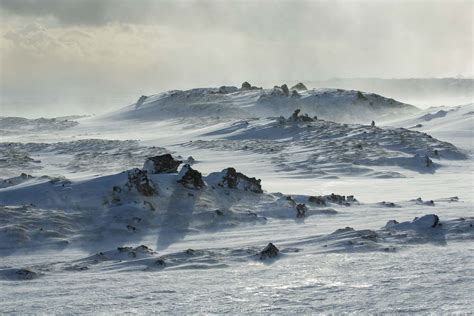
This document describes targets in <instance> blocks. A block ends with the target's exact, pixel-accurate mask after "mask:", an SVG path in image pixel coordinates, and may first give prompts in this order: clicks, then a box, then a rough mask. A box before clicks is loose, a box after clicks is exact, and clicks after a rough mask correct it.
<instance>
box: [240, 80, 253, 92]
mask: <svg viewBox="0 0 474 316" xmlns="http://www.w3.org/2000/svg"><path fill="white" fill-rule="evenodd" d="M241 89H242V90H250V89H252V86H251V85H250V83H248V82H247V81H244V82H243V83H242V88H241Z"/></svg>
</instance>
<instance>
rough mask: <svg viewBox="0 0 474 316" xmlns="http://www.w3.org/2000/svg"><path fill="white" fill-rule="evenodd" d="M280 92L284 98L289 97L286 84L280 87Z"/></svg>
mask: <svg viewBox="0 0 474 316" xmlns="http://www.w3.org/2000/svg"><path fill="white" fill-rule="evenodd" d="M281 90H282V91H283V93H284V94H285V95H286V96H289V95H290V90H289V89H288V86H287V85H286V84H284V85H282V86H281Z"/></svg>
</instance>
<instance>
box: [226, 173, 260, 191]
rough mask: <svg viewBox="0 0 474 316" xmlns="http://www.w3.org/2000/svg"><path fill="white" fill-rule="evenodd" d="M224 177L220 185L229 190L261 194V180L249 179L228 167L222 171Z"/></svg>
mask: <svg viewBox="0 0 474 316" xmlns="http://www.w3.org/2000/svg"><path fill="white" fill-rule="evenodd" d="M222 172H223V173H224V176H223V177H222V182H221V183H220V185H221V186H222V187H225V188H229V189H240V190H244V191H249V192H254V193H263V190H262V185H261V184H260V182H261V180H260V179H256V178H250V177H247V176H246V175H244V174H243V173H240V172H237V171H236V170H235V169H234V168H232V167H230V168H227V169H224V170H223V171H222Z"/></svg>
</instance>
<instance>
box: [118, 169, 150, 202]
mask: <svg viewBox="0 0 474 316" xmlns="http://www.w3.org/2000/svg"><path fill="white" fill-rule="evenodd" d="M127 174H128V182H127V183H126V184H125V186H127V187H128V189H129V190H132V189H133V188H134V189H136V190H137V191H138V192H139V193H140V194H142V195H144V196H152V195H153V194H155V188H154V187H153V183H152V182H151V181H150V179H148V176H147V172H146V171H144V170H140V169H138V168H135V169H132V170H130V171H128V172H127Z"/></svg>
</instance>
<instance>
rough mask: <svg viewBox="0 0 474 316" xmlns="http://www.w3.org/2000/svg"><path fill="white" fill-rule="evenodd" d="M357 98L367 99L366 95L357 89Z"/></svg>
mask: <svg viewBox="0 0 474 316" xmlns="http://www.w3.org/2000/svg"><path fill="white" fill-rule="evenodd" d="M357 99H359V100H367V97H366V96H365V95H363V94H362V92H360V91H357Z"/></svg>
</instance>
